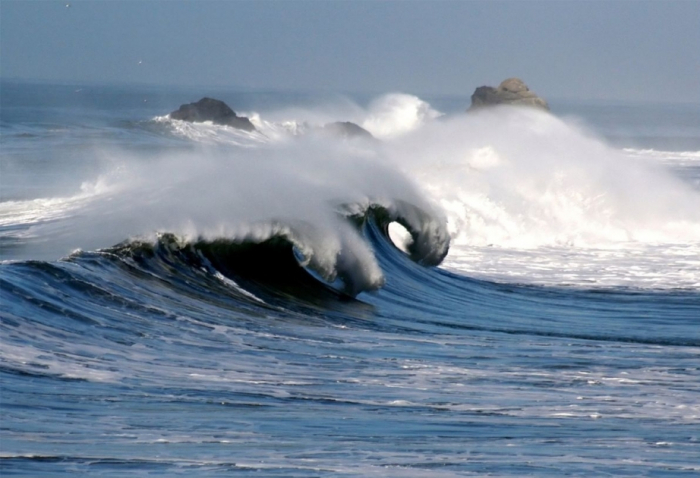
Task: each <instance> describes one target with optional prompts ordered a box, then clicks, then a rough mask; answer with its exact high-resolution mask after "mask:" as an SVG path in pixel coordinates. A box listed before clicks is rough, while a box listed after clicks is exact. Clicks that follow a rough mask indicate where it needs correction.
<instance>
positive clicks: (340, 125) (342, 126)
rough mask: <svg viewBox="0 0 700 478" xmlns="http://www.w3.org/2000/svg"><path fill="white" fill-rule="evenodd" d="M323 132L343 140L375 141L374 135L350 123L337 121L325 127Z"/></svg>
mask: <svg viewBox="0 0 700 478" xmlns="http://www.w3.org/2000/svg"><path fill="white" fill-rule="evenodd" d="M322 129H323V131H324V132H326V133H330V134H332V135H334V136H338V137H340V138H343V139H355V138H363V139H369V140H373V139H375V138H374V136H372V133H370V132H369V131H367V130H366V129H364V128H363V127H362V126H359V125H357V124H355V123H352V122H350V121H336V122H334V123H328V124H326V125H325V126H323V128H322Z"/></svg>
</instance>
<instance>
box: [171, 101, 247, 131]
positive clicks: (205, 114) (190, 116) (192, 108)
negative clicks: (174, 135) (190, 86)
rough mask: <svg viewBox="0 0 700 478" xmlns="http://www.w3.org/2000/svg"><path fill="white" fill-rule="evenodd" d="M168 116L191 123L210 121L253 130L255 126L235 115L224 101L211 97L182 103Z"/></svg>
mask: <svg viewBox="0 0 700 478" xmlns="http://www.w3.org/2000/svg"><path fill="white" fill-rule="evenodd" d="M170 118H172V119H177V120H182V121H189V122H191V123H201V122H204V121H211V122H212V123H214V124H220V125H225V126H232V127H234V128H238V129H242V130H245V131H255V126H253V123H251V122H250V120H249V119H248V118H246V117H245V116H236V113H235V112H234V111H233V110H232V109H231V108H229V106H228V105H227V104H226V103H224V102H223V101H221V100H215V99H213V98H202V99H201V100H199V101H197V102H196V103H189V104H187V105H182V106H180V108H179V109H178V110H176V111H173V112H172V113H170Z"/></svg>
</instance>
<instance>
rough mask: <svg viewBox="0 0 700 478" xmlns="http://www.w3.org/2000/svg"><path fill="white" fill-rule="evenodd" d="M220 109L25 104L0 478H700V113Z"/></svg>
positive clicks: (284, 106) (11, 86) (2, 280)
mask: <svg viewBox="0 0 700 478" xmlns="http://www.w3.org/2000/svg"><path fill="white" fill-rule="evenodd" d="M218 93H221V94H222V95H224V96H225V97H226V99H227V101H230V104H231V106H232V107H233V108H234V109H235V110H236V112H237V113H238V114H239V115H241V116H246V117H249V118H250V119H251V121H252V123H253V124H254V125H255V127H256V131H253V132H247V131H242V130H236V129H234V128H231V127H228V126H221V125H215V124H212V123H210V122H205V123H188V122H184V121H179V120H173V119H171V118H170V117H169V116H168V114H167V113H168V111H172V110H173V109H176V108H177V106H179V104H182V103H185V102H190V101H195V100H197V99H199V97H200V96H202V95H200V96H193V95H196V94H198V93H195V92H192V91H182V90H173V91H162V90H160V89H148V88H145V87H141V88H138V87H97V86H84V85H81V86H80V87H77V86H73V85H48V86H47V85H34V84H23V83H9V82H8V83H3V96H2V108H1V109H0V111H1V113H2V123H1V134H2V136H1V139H2V164H1V168H2V169H0V173H1V175H2V176H1V179H0V254H1V257H0V259H1V261H2V262H1V263H0V285H1V286H2V287H1V288H0V298H1V301H0V318H1V319H2V322H1V324H2V330H1V336H0V337H1V340H2V353H1V355H0V373H1V374H2V404H1V407H2V411H3V428H2V432H1V433H2V435H1V436H2V438H1V440H2V441H1V443H2V446H1V447H0V460H1V461H0V470H3V472H7V473H9V474H14V475H20V476H66V475H75V474H85V475H89V476H123V474H124V473H127V472H128V474H130V475H132V474H133V475H136V476H141V475H143V476H146V475H149V476H150V475H153V474H156V475H166V476H172V475H177V474H183V475H187V476H191V475H196V476H225V475H226V476H227V475H228V474H230V473H232V472H235V473H239V474H241V475H244V476H245V475H246V474H248V473H250V474H252V473H257V474H258V475H259V474H260V473H262V474H263V475H264V476H331V475H332V476H470V475H492V476H525V475H529V476H561V475H563V474H567V475H572V476H584V475H585V476H591V475H602V474H607V475H614V476H694V475H695V474H697V472H698V466H697V456H698V452H699V451H700V437H699V436H698V434H697V429H698V425H700V408H699V406H698V403H697V396H698V392H700V388H699V387H698V383H700V381H699V380H698V379H699V378H700V367H699V366H698V358H699V357H700V117H699V116H700V115H698V114H697V111H696V108H694V107H693V105H690V106H687V105H675V106H673V105H672V106H654V105H647V106H644V105H641V106H635V107H634V108H631V107H629V106H628V107H626V108H615V106H614V105H612V106H611V105H597V106H596V105H584V106H581V105H577V104H572V105H562V106H561V107H560V108H559V109H557V105H556V103H553V112H551V113H550V112H545V111H540V110H535V109H528V108H514V107H507V106H504V107H496V108H487V109H481V110H477V111H470V112H465V110H466V107H467V105H468V98H466V99H465V98H462V100H461V101H462V102H461V103H460V102H459V101H457V100H455V99H454V98H449V99H448V98H442V99H440V98H436V99H435V101H432V100H430V99H426V98H420V97H418V96H415V95H410V94H405V93H388V94H383V95H376V96H374V97H371V98H370V97H367V98H353V97H350V96H344V95H327V94H325V95H324V94H299V93H275V94H273V93H269V92H266V93H256V92H225V91H224V92H218ZM695 106H696V105H695ZM635 108H637V109H635ZM611 111H612V112H614V114H611ZM624 111H628V113H626V114H627V115H628V116H625V115H624V114H623V112H624ZM655 112H662V113H663V114H658V115H656V114H655ZM642 113H643V114H642ZM640 117H641V118H647V121H645V122H642V123H641V124H640V120H639V118H640ZM611 118H615V120H616V121H615V122H614V123H612V122H611ZM335 121H351V122H353V123H355V124H357V125H359V126H361V127H362V128H364V129H365V130H367V131H368V132H369V133H371V135H372V136H373V138H363V137H357V138H352V137H344V136H341V135H337V134H333V133H332V132H330V131H328V130H326V129H324V128H323V126H324V125H326V124H328V123H331V122H335Z"/></svg>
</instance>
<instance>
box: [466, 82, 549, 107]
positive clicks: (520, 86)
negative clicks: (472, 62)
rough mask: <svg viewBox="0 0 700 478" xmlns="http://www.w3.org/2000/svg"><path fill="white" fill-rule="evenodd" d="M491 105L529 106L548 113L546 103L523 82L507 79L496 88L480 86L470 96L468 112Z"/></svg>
mask: <svg viewBox="0 0 700 478" xmlns="http://www.w3.org/2000/svg"><path fill="white" fill-rule="evenodd" d="M493 105H517V106H531V107H535V108H541V109H544V110H547V111H549V105H548V104H547V102H546V101H545V100H544V99H542V98H540V97H539V96H537V95H536V94H535V93H533V92H532V91H530V89H529V88H528V87H527V85H526V84H525V83H523V80H521V79H519V78H508V79H507V80H504V81H503V82H502V83H501V84H500V85H498V88H494V87H492V86H480V87H478V88H477V89H476V90H475V91H474V94H473V95H472V104H471V106H470V107H469V109H470V110H473V109H477V108H483V107H485V106H493Z"/></svg>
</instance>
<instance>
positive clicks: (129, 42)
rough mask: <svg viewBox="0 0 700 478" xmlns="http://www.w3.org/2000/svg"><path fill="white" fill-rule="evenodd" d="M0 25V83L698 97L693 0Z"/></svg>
mask: <svg viewBox="0 0 700 478" xmlns="http://www.w3.org/2000/svg"><path fill="white" fill-rule="evenodd" d="M67 3H69V4H70V7H69V8H67V7H66V4H67ZM0 24H1V25H0V26H1V28H0V74H1V75H2V77H3V78H12V77H17V78H31V79H42V80H61V81H76V82H111V83H114V82H119V83H122V82H137V83H152V84H168V85H170V84H174V85H187V86H189V85H210V86H218V85H226V86H240V87H253V88H262V89H266V88H273V89H305V90H317V89H323V90H330V91H355V92H388V91H403V92H407V93H416V94H421V93H424V94H471V92H472V91H473V90H474V88H475V87H477V86H479V85H482V84H493V85H495V84H498V83H499V82H500V81H501V80H503V79H505V78H507V77H510V76H519V77H521V78H523V79H524V80H525V82H526V83H528V84H529V85H530V87H531V88H532V89H533V90H534V91H535V92H537V93H539V94H541V95H542V96H544V97H550V98H586V99H591V98H613V99H620V100H654V101H694V102H700V0H688V1H633V0H629V1H622V0H617V1H612V0H611V1H573V0H572V1H563V0H562V1H548V2H541V1H540V2H535V1H461V2H450V1H403V2H399V1H395V2H379V1H326V2H321V1H256V2H252V1H251V2H244V1H201V0H199V1H164V0H161V1H156V0H151V1H145V0H141V1H125V0H121V1H108V0H93V1H75V0H64V1H53V0H46V1H29V0H22V1H13V0H0Z"/></svg>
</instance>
